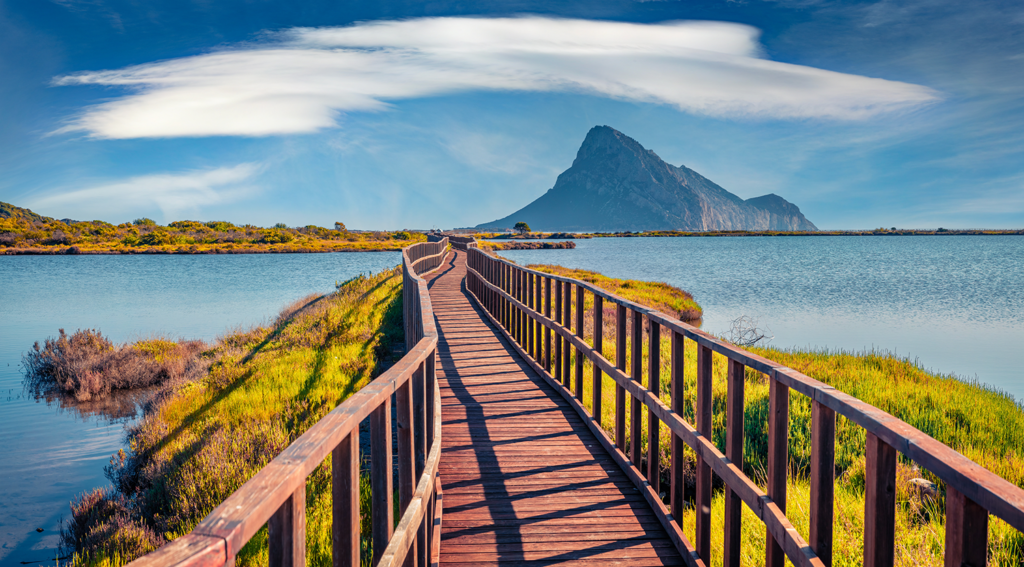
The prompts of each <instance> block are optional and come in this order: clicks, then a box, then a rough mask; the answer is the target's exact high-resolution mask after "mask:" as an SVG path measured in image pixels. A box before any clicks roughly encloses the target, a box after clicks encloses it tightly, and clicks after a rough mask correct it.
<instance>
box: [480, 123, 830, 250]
mask: <svg viewBox="0 0 1024 567" xmlns="http://www.w3.org/2000/svg"><path fill="white" fill-rule="evenodd" d="M519 221H522V222H525V223H527V224H529V225H530V227H531V228H532V229H533V230H542V231H575V232H584V231H626V230H629V231H638V230H692V231H703V230H818V229H817V227H815V226H814V224H813V223H811V221H809V220H807V218H805V217H804V216H803V214H801V213H800V209H799V208H798V207H797V206H796V205H794V204H792V203H790V202H788V201H786V200H785V199H783V198H782V197H779V196H777V195H765V196H763V197H755V198H753V199H748V200H746V201H744V200H743V199H741V198H739V197H737V196H736V195H733V194H732V193H730V192H728V191H726V190H725V189H722V188H721V187H719V186H718V185H716V184H715V183H713V182H711V181H710V180H708V179H707V178H705V177H704V176H702V175H700V174H699V173H697V172H696V171H693V170H692V169H687V168H686V167H675V166H673V165H670V164H668V163H665V162H664V161H663V160H662V159H661V158H659V157H658V155H657V154H655V153H654V152H653V151H651V150H647V149H644V147H643V146H641V145H640V144H639V143H638V142H637V141H636V140H634V139H632V138H630V137H629V136H626V135H625V134H623V133H622V132H619V131H617V130H615V129H614V128H610V127H608V126H596V127H594V128H592V129H591V130H590V132H589V133H588V134H587V137H586V139H585V140H584V141H583V145H582V146H580V149H579V152H578V153H577V154H576V160H575V161H573V163H572V167H570V168H569V169H567V170H566V171H564V172H563V173H562V174H561V175H559V176H558V180H557V181H555V186H554V187H552V188H551V189H549V190H548V192H547V193H545V194H544V195H542V196H541V197H539V198H538V199H537V200H535V201H534V202H532V203H530V204H529V205H527V206H525V207H523V208H522V209H520V210H518V211H516V212H515V213H513V214H511V215H509V216H507V217H505V218H503V219H498V220H496V221H494V222H489V223H484V224H481V225H479V226H477V228H481V229H500V228H511V227H512V226H513V225H515V223H516V222H519Z"/></svg>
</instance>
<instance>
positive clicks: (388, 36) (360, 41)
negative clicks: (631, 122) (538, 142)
mask: <svg viewBox="0 0 1024 567" xmlns="http://www.w3.org/2000/svg"><path fill="white" fill-rule="evenodd" d="M759 33H760V32H759V31H758V30H757V29H755V28H752V27H749V26H745V25H739V24H730V23H720V22H670V23H664V24H632V23H621V22H603V21H587V20H564V19H551V18H540V17H523V18H491V19H485V18H427V19H417V20H405V21H386V22H370V23H363V24H357V25H354V26H349V27H340V28H296V29H292V30H289V31H287V32H283V33H280V34H276V35H274V36H272V38H271V39H269V40H267V41H266V42H263V43H258V44H246V45H241V46H238V47H236V48H233V49H227V50H224V51H218V52H214V53H209V54H205V55H198V56H193V57H186V58H181V59H172V60H169V61H161V62H156V63H149V64H145V65H139V66H135V67H128V68H124V69H118V70H112V71H98V72H84V73H78V74H74V75H68V76H64V77H60V78H58V79H56V80H55V84H57V85H106V86H115V87H123V88H127V89H129V93H128V94H126V95H125V96H123V97H120V98H115V99H114V100H110V101H108V102H104V103H101V104H98V105H95V106H92V107H89V108H87V109H86V110H85V111H84V113H83V114H82V115H80V116H79V117H77V118H76V119H75V120H74V121H73V122H72V123H71V124H70V125H69V126H68V127H66V128H64V129H63V130H62V131H86V132H89V133H90V134H91V135H92V136H95V137H98V138H152V137H177V136H215V135H234V136H266V135H274V134H294V133H304V132H314V131H317V130H319V129H323V128H330V127H334V126H336V125H337V122H336V119H337V116H338V113H339V112H344V111H375V110H382V109H385V108H387V106H388V103H389V101H397V100H402V99H409V98H418V97H427V96H437V95H443V94H448V93H455V92H465V91H473V90H504V91H541V92H580V93H587V94H592V95H597V96H605V97H610V98H615V99H623V100H632V101H638V102H648V103H657V104H668V105H673V106H675V107H677V108H679V109H680V110H682V111H685V112H693V113H698V114H707V115H713V116H727V117H735V116H763V117H773V118H783V119H789V118H826V119H841V120H857V119H863V118H867V117H871V116H875V115H877V114H879V113H884V112H890V111H894V110H899V109H906V108H912V107H915V106H919V105H921V104H925V103H928V102H931V101H934V100H936V99H937V94H936V93H935V92H934V91H932V90H931V89H928V88H925V87H921V86H917V85H911V84H907V83H900V82H895V81H888V80H883V79H875V78H868V77H863V76H859V75H849V74H844V73H836V72H832V71H826V70H822V69H815V68H811V67H804V66H800V65H791V64H787V63H780V62H776V61H770V60H767V59H763V58H762V57H761V49H760V45H759V43H758V41H757V37H758V35H759Z"/></svg>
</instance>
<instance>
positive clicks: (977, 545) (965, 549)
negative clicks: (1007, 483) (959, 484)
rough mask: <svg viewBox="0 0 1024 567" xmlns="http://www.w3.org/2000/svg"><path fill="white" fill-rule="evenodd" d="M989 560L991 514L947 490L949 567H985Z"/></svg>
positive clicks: (948, 487) (946, 557)
mask: <svg viewBox="0 0 1024 567" xmlns="http://www.w3.org/2000/svg"><path fill="white" fill-rule="evenodd" d="M987 559H988V511H986V510H985V509H984V508H982V507H981V506H979V505H978V504H977V503H975V502H973V501H972V500H971V499H970V498H967V497H966V496H964V495H963V494H961V493H960V492H959V491H958V490H957V489H955V488H953V487H951V486H947V487H946V553H945V566H946V567H962V566H963V567H983V566H984V565H985V561H986V560H987Z"/></svg>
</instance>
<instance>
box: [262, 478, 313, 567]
mask: <svg viewBox="0 0 1024 567" xmlns="http://www.w3.org/2000/svg"><path fill="white" fill-rule="evenodd" d="M267 539H268V540H269V546H268V547H269V558H268V563H269V565H270V567H303V566H304V565H305V564H306V484H305V483H303V484H302V486H300V487H299V489H298V490H296V491H295V492H293V493H292V494H291V495H290V496H289V497H288V499H287V500H285V501H284V504H282V505H281V507H280V508H278V509H277V512H274V515H273V516H271V517H270V521H268V522H267Z"/></svg>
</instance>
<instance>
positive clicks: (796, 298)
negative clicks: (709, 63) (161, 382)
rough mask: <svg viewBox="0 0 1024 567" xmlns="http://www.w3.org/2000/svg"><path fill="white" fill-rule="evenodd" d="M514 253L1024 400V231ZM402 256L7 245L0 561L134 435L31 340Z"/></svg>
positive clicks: (122, 324)
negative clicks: (658, 287)
mask: <svg viewBox="0 0 1024 567" xmlns="http://www.w3.org/2000/svg"><path fill="white" fill-rule="evenodd" d="M503 254H505V255H506V256H508V257H509V258H512V259H514V260H515V261H517V262H519V263H523V264H525V263H551V264H561V265H564V266H569V267H578V268H586V269H591V270H598V271H601V272H603V273H605V274H607V275H609V276H613V277H629V278H635V279H645V280H660V281H666V282H669V283H671V284H674V285H678V286H680V287H682V288H683V289H686V290H688V291H690V292H692V293H693V294H694V296H695V298H696V299H697V301H698V302H700V304H701V305H702V306H703V307H704V312H705V317H704V322H703V327H704V328H705V329H706V330H709V331H710V332H712V333H717V334H721V333H724V332H725V331H727V329H728V327H729V322H730V321H731V320H732V319H735V318H736V317H739V316H741V315H750V316H754V317H757V318H758V320H759V322H760V324H761V326H767V327H769V328H770V329H771V331H772V333H773V334H774V336H775V338H774V340H773V341H772V343H771V344H773V345H775V346H779V347H808V346H810V347H815V348H825V347H828V348H833V349H845V350H855V351H859V350H864V349H871V348H877V349H884V350H892V351H896V352H897V353H898V354H900V355H905V356H910V357H914V358H917V359H919V361H920V362H921V364H922V365H924V366H925V367H928V368H932V369H934V370H937V371H940V372H944V373H955V374H957V375H960V376H964V377H968V378H972V379H973V378H977V379H978V380H981V381H983V382H986V383H988V384H991V385H993V386H995V387H997V388H1000V389H1002V390H1005V391H1007V392H1009V393H1011V394H1013V395H1014V396H1016V397H1017V398H1018V399H1024V374H1022V372H1021V370H1020V365H1019V364H1018V363H1016V361H1015V360H1014V359H1015V355H1016V354H1017V353H1018V352H1021V350H1022V349H1021V344H1022V343H1024V284H1022V283H1021V282H1024V238H1022V237H1019V236H955V237H777V238H752V237H745V238H606V239H593V240H578V241H577V248H576V249H575V250H539V251H508V252H504V253H503ZM399 262H400V256H399V254H398V253H396V252H384V253H357V254H298V255H276V254H274V255H203V256H163V255H160V256H32V257H29V256H23V257H0V416H2V419H0V455H2V457H0V566H6V565H19V564H20V563H21V562H23V561H40V562H45V561H47V560H49V561H52V559H53V558H54V556H55V551H56V549H55V548H56V545H57V542H58V539H57V530H58V529H59V523H60V520H61V518H62V517H66V516H67V515H68V511H69V508H68V502H69V500H70V499H71V498H73V497H74V496H75V495H77V494H80V493H82V492H84V491H86V490H90V489H92V488H94V487H98V486H104V485H106V484H107V481H106V479H105V478H104V476H103V466H104V465H105V464H106V463H107V460H108V459H109V457H110V455H111V454H112V453H114V452H115V451H117V449H118V448H119V447H121V444H122V442H123V435H124V424H125V421H126V420H125V419H120V420H119V419H111V418H109V417H104V416H103V415H96V414H86V413H82V412H80V411H78V410H75V409H73V408H66V409H62V408H60V407H57V406H55V405H47V404H46V402H42V401H36V400H33V399H30V398H27V397H25V395H24V394H23V392H22V373H21V368H20V367H19V364H20V360H21V355H22V353H23V352H25V351H26V350H28V349H29V348H31V346H32V343H33V342H34V341H42V340H43V339H44V338H46V337H48V336H54V335H56V334H57V329H59V328H61V327H63V328H65V329H66V330H67V331H68V332H72V331H74V330H75V329H78V328H97V329H100V330H101V331H102V332H103V333H104V334H105V335H107V336H109V337H110V338H111V339H113V340H114V341H118V342H120V341H126V340H131V339H135V338H140V337H147V336H151V335H153V334H159V335H164V336H170V337H173V338H177V337H186V338H193V337H194V338H202V339H213V338H215V337H216V336H217V335H219V334H221V333H223V332H224V331H226V330H229V329H230V328H233V327H236V326H248V325H253V324H257V323H260V322H263V321H265V320H267V319H269V318H272V317H273V316H274V315H275V314H276V313H277V311H278V310H279V309H280V308H281V307H283V306H284V305H285V304H287V303H289V302H290V301H292V300H295V299H298V298H300V297H303V296H305V295H307V294H310V293H314V292H327V291H330V290H331V289H333V287H334V284H335V282H336V281H341V280H345V279H348V278H350V277H352V276H354V275H357V274H359V273H361V272H371V271H372V272H376V271H380V270H382V269H385V268H389V267H392V266H395V265H397V264H398V263H399ZM36 528H42V529H43V530H44V531H43V532H36Z"/></svg>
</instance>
